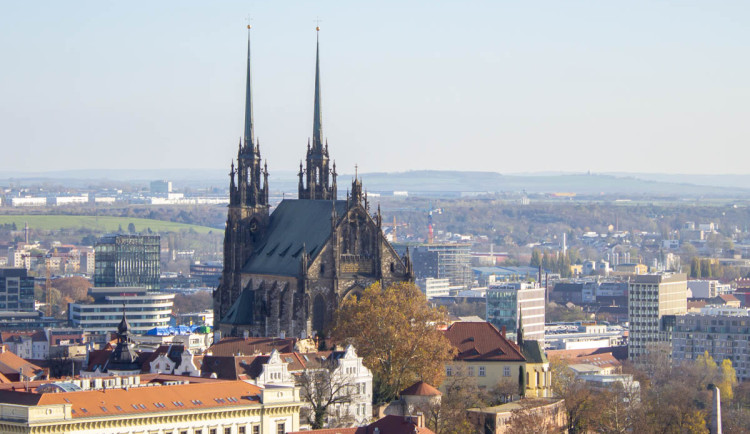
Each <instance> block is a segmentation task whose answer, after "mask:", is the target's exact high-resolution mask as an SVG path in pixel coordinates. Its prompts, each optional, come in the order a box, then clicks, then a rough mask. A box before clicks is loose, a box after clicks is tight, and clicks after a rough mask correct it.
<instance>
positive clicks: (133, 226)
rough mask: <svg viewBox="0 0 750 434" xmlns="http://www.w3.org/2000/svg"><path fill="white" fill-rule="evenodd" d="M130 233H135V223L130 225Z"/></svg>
mask: <svg viewBox="0 0 750 434" xmlns="http://www.w3.org/2000/svg"><path fill="white" fill-rule="evenodd" d="M128 232H130V233H131V234H134V233H135V225H134V224H133V222H130V223H128Z"/></svg>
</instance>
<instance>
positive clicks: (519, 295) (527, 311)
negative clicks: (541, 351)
mask: <svg viewBox="0 0 750 434" xmlns="http://www.w3.org/2000/svg"><path fill="white" fill-rule="evenodd" d="M486 297H487V316H486V318H487V322H489V323H491V324H492V325H494V326H495V327H497V328H498V329H499V330H502V328H503V327H505V329H506V333H507V336H508V338H509V339H511V340H515V339H516V338H517V336H516V332H517V330H518V329H519V328H520V327H523V335H524V339H526V340H535V341H539V342H541V343H542V345H544V317H545V300H544V288H543V287H540V286H539V285H538V284H537V283H535V282H511V283H503V284H495V285H490V287H489V288H487V295H486Z"/></svg>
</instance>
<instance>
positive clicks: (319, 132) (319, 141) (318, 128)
mask: <svg viewBox="0 0 750 434" xmlns="http://www.w3.org/2000/svg"><path fill="white" fill-rule="evenodd" d="M317 21H318V23H320V19H318V20H317ZM316 31H317V32H318V34H319V33H320V26H318V27H316ZM320 104H321V98H320V37H319V36H316V41H315V106H314V108H313V148H315V149H320V148H322V146H323V116H322V113H321V109H320Z"/></svg>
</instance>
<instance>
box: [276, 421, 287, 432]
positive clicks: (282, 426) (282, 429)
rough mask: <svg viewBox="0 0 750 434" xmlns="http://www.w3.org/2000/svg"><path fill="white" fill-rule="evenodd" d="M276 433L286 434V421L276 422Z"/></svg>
mask: <svg viewBox="0 0 750 434" xmlns="http://www.w3.org/2000/svg"><path fill="white" fill-rule="evenodd" d="M276 434H286V422H279V423H277V424H276Z"/></svg>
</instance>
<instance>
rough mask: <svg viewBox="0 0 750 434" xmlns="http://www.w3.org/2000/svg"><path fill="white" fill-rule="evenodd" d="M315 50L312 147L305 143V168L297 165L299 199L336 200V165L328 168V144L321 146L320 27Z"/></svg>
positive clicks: (317, 29)
mask: <svg viewBox="0 0 750 434" xmlns="http://www.w3.org/2000/svg"><path fill="white" fill-rule="evenodd" d="M315 30H316V31H317V32H318V37H317V38H316V50H315V103H314V108H313V137H312V146H311V145H310V142H309V141H308V142H307V159H306V160H307V166H306V168H305V169H304V170H303V168H302V163H301V162H300V164H299V174H298V175H299V188H298V190H299V193H298V195H299V198H300V199H320V200H335V199H336V175H337V173H336V163H335V162H334V163H333V168H330V167H329V164H330V160H329V158H328V143H327V142H326V144H325V146H323V114H322V112H321V107H320V104H321V101H320V27H317V28H316V29H315Z"/></svg>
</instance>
